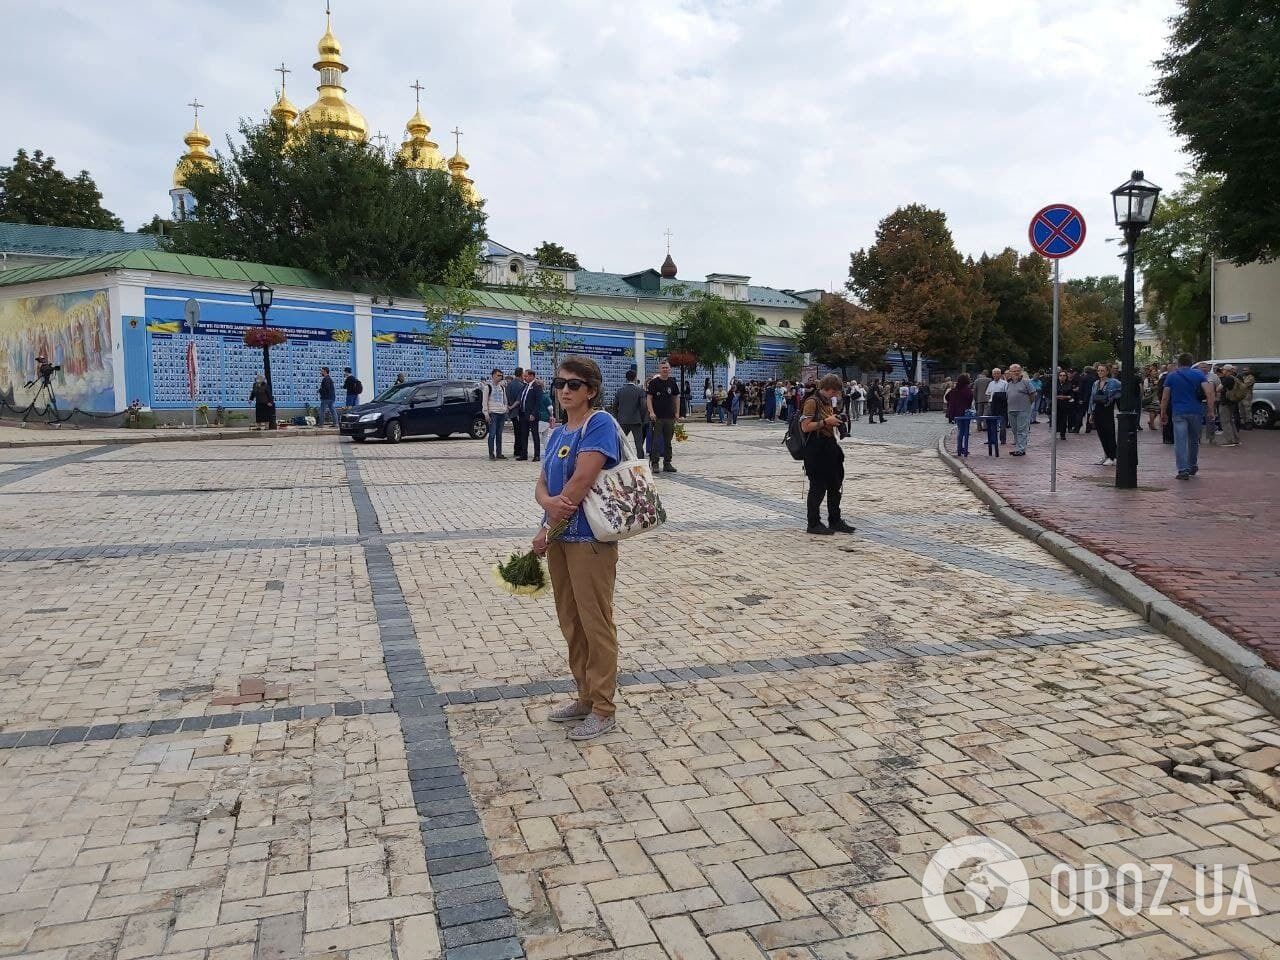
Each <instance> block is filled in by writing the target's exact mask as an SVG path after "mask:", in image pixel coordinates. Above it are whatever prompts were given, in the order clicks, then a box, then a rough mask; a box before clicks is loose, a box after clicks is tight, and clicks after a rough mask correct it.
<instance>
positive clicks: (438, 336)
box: [418, 243, 483, 377]
mask: <svg viewBox="0 0 1280 960" xmlns="http://www.w3.org/2000/svg"><path fill="white" fill-rule="evenodd" d="M482 255H483V254H482V251H481V249H480V244H479V243H469V244H467V245H466V246H465V247H463V248H462V250H461V251H460V252H459V253H458V255H457V256H456V257H454V258H453V259H452V260H450V261H449V265H448V266H446V267H445V269H444V275H443V276H441V278H440V283H438V284H435V285H428V284H425V283H424V284H421V285H419V287H418V296H419V297H420V298H421V299H422V304H423V306H422V322H423V325H424V326H425V327H426V329H427V339H428V340H429V341H430V342H431V345H432V346H434V347H437V348H439V349H441V350H443V351H444V375H445V376H446V377H451V376H453V338H454V337H460V336H462V335H463V334H464V333H466V332H467V331H468V330H470V329H471V328H472V327H473V326H475V324H473V323H471V322H470V321H469V320H467V314H469V313H470V312H471V311H472V310H474V309H475V308H476V307H478V306H480V305H481V303H482V302H483V301H482V299H481V297H480V290H479V287H480V283H479V279H478V277H479V271H480V263H481V258H482Z"/></svg>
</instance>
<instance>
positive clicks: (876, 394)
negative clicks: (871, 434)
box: [867, 380, 884, 423]
mask: <svg viewBox="0 0 1280 960" xmlns="http://www.w3.org/2000/svg"><path fill="white" fill-rule="evenodd" d="M876 417H879V418H880V422H881V423H884V384H883V383H880V382H877V381H875V380H872V381H871V386H870V387H869V388H868V389H867V423H875V422H876Z"/></svg>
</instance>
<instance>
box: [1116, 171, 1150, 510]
mask: <svg viewBox="0 0 1280 960" xmlns="http://www.w3.org/2000/svg"><path fill="white" fill-rule="evenodd" d="M1159 196H1160V188H1159V187H1157V186H1156V185H1155V184H1154V183H1150V182H1148V181H1147V180H1145V179H1144V178H1143V175H1142V171H1141V170H1135V171H1133V176H1132V177H1130V178H1129V179H1128V180H1127V181H1125V182H1124V183H1122V184H1120V186H1118V187H1116V188H1115V189H1114V190H1112V191H1111V200H1112V203H1113V204H1114V206H1115V214H1116V225H1117V226H1118V227H1120V229H1121V230H1123V231H1124V239H1125V243H1126V245H1127V246H1126V249H1125V256H1124V342H1123V344H1122V345H1121V349H1120V354H1121V355H1120V363H1121V365H1122V370H1121V373H1120V376H1121V380H1120V386H1121V390H1120V410H1119V415H1118V417H1117V423H1116V427H1117V434H1118V436H1117V437H1116V440H1117V443H1116V486H1117V487H1118V488H1120V489H1121V490H1133V489H1136V488H1137V486H1138V377H1137V371H1136V370H1135V369H1134V363H1135V358H1134V327H1135V326H1136V325H1137V298H1136V296H1135V294H1134V289H1133V267H1134V263H1133V261H1134V254H1135V253H1136V252H1137V248H1138V235H1139V234H1140V233H1142V231H1143V229H1144V228H1146V227H1147V226H1149V225H1150V223H1151V217H1152V215H1153V214H1154V213H1155V210H1156V200H1157V198H1158V197H1159Z"/></svg>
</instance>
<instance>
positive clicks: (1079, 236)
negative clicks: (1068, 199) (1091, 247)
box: [1027, 203, 1085, 260]
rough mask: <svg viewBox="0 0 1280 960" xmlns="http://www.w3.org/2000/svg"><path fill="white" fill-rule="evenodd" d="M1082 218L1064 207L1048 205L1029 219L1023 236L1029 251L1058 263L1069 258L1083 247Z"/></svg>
mask: <svg viewBox="0 0 1280 960" xmlns="http://www.w3.org/2000/svg"><path fill="white" fill-rule="evenodd" d="M1084 234H1085V229H1084V217H1083V216H1082V215H1081V214H1080V211H1079V210H1077V209H1076V208H1075V207H1073V206H1070V205H1069V204H1066V203H1051V204H1049V206H1047V207H1045V208H1044V209H1043V210H1041V211H1040V212H1039V213H1037V214H1036V215H1035V216H1034V217H1032V218H1031V227H1030V229H1029V230H1027V236H1028V237H1029V238H1030V240H1031V247H1032V249H1033V250H1035V252H1036V253H1038V254H1040V256H1042V257H1048V258H1049V259H1050V260H1059V259H1061V258H1062V257H1069V256H1071V254H1073V253H1075V252H1076V251H1077V250H1079V249H1080V247H1081V246H1082V245H1083V244H1084Z"/></svg>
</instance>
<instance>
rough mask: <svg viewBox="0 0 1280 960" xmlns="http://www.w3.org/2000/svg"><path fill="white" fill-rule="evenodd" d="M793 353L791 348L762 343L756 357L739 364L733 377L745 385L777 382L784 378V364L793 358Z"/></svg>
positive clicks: (740, 361) (741, 361)
mask: <svg viewBox="0 0 1280 960" xmlns="http://www.w3.org/2000/svg"><path fill="white" fill-rule="evenodd" d="M791 352H792V351H791V349H790V348H789V347H784V346H780V345H775V344H770V343H761V344H759V348H758V350H757V355H756V356H754V357H752V358H750V359H748V360H739V361H738V362H737V365H736V367H735V368H734V372H733V375H734V376H735V377H737V378H738V379H739V380H741V381H743V382H744V383H749V382H750V381H752V380H760V381H766V380H776V379H777V378H778V377H780V376H782V369H781V368H782V362H783V361H784V360H786V359H787V357H789V356H791Z"/></svg>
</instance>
